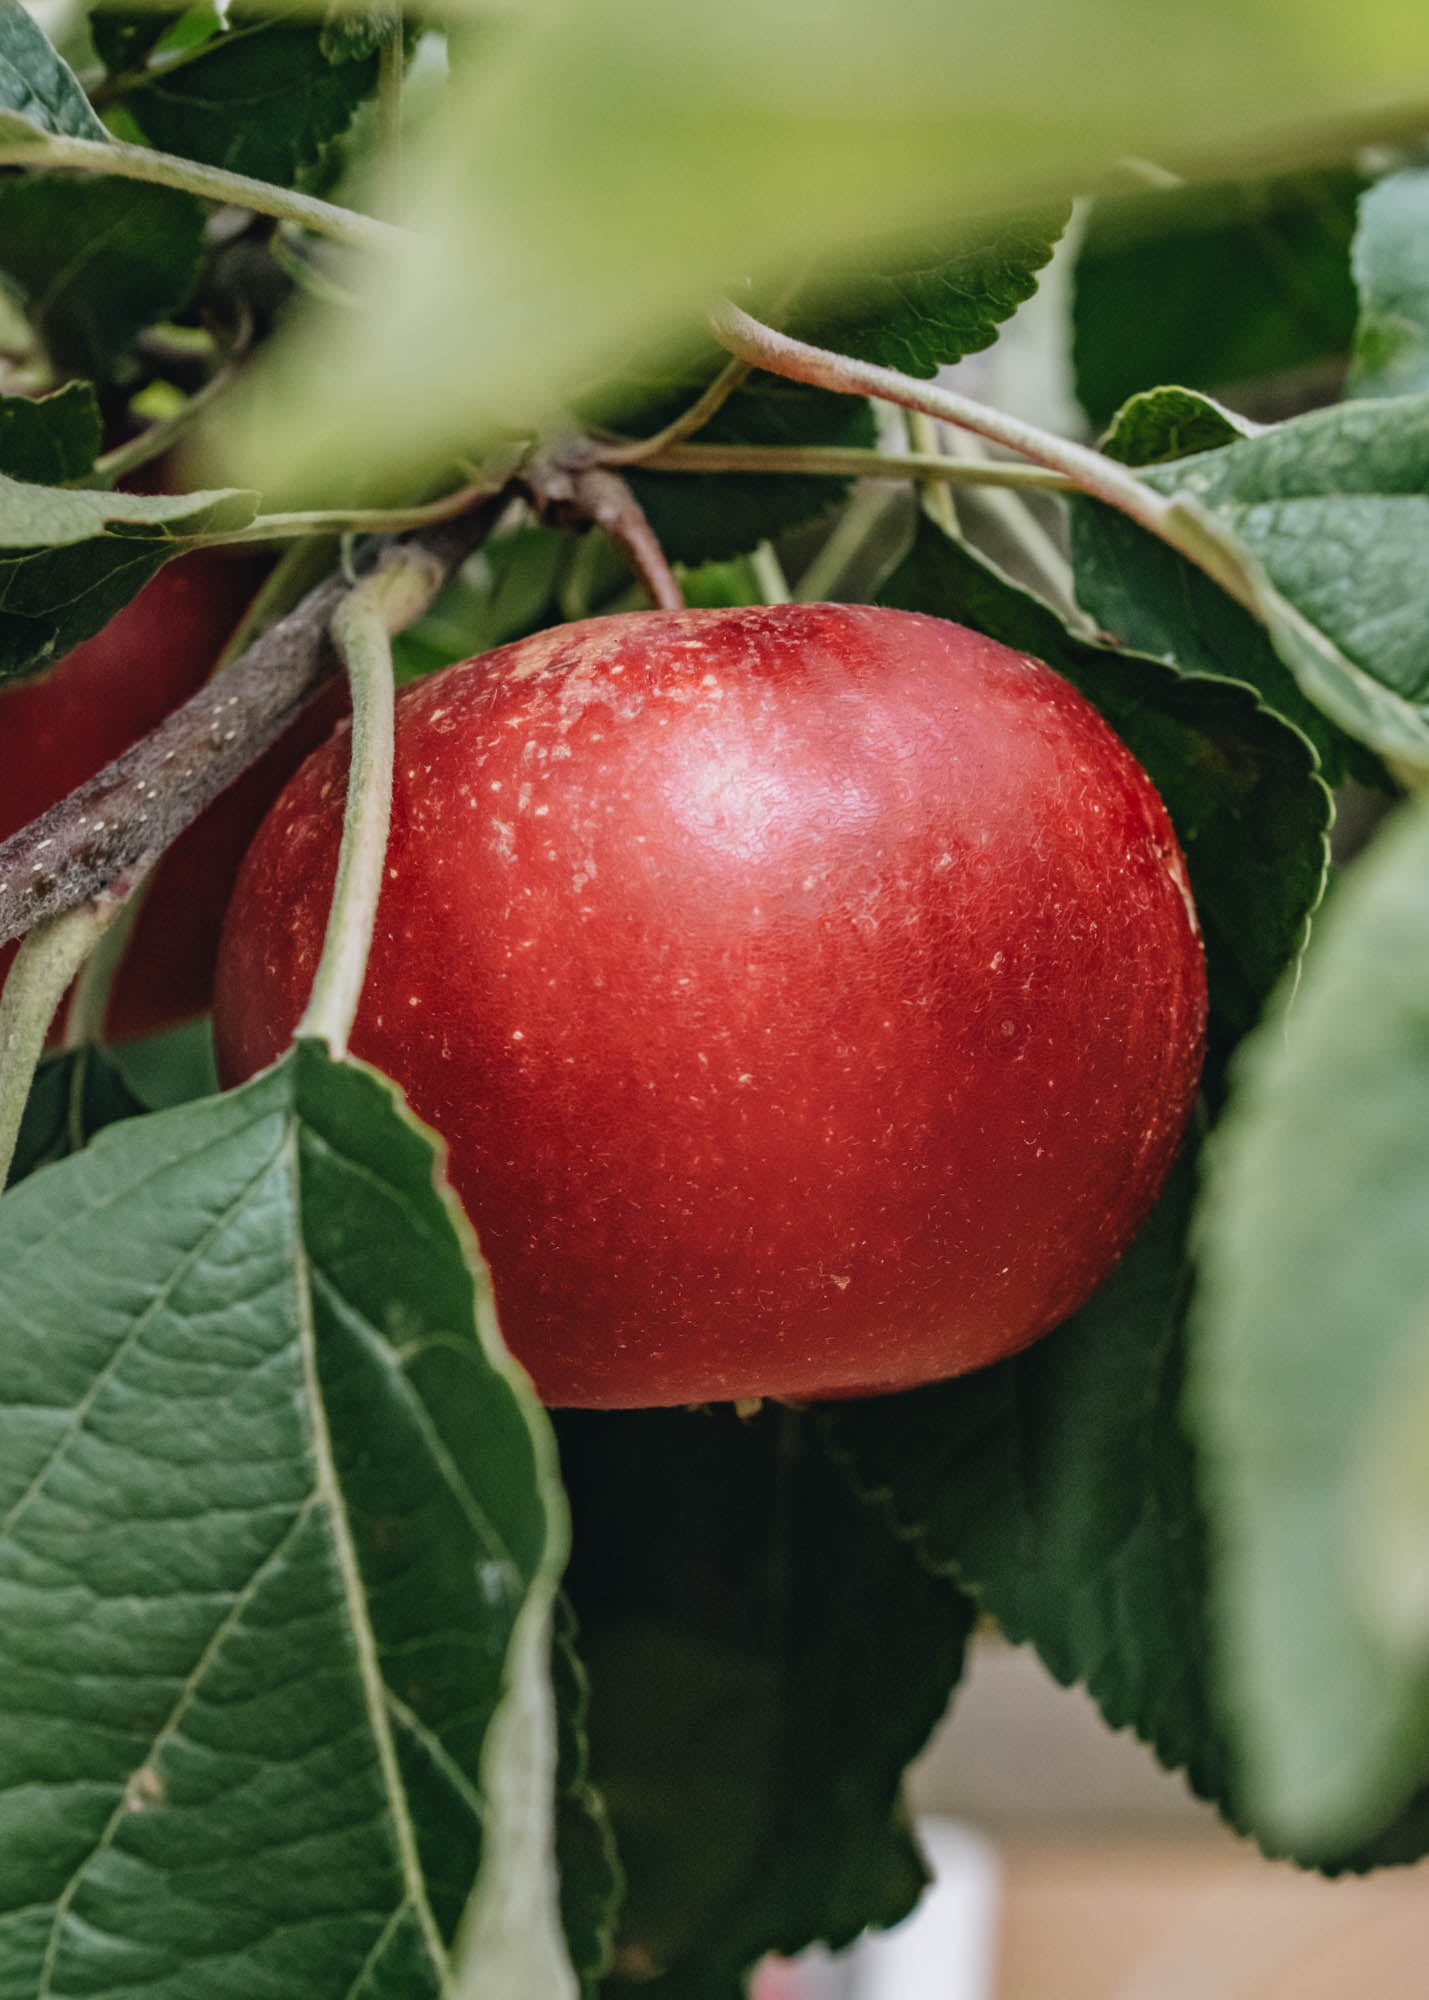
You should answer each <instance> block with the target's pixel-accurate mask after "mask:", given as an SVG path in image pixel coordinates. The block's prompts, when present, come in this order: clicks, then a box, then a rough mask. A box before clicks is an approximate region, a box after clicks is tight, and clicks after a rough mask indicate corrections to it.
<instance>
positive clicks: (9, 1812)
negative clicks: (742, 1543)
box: [0, 1044, 574, 2000]
mask: <svg viewBox="0 0 1429 2000" xmlns="http://www.w3.org/2000/svg"><path fill="white" fill-rule="evenodd" d="M0 1327H3V1329H4V1335H5V1338H4V1340H3V1343H0V1433H3V1448H0V1468H3V1473H0V1479H3V1484H4V1486H5V1488H6V1489H7V1490H6V1493H5V1496H4V1500H3V1507H4V1513H3V1530H0V1605H3V1617H0V1654H3V1675H0V1689H3V1692H0V1784H3V1788H4V1803H3V1808H0V1810H3V1816H4V1825H5V1828H6V1833H7V1838H6V1840H5V1843H4V1846H3V1859H0V1904H3V1908H4V1910H5V1911H6V1912H7V1913H8V1914H6V1915H5V1916H3V1918H0V1984H3V1987H4V1990H5V1991H7V1992H13V1993H15V1994H17V1995H18V1994H20V1993H26V1994H30V1993H39V1992H41V1991H49V1992H61V1991H63V1992H77V1991H97V1990H98V1989H99V1988H100V1987H105V1988H106V1989H116V1990H117V1989H118V1988H119V1987H125V1988H127V1989H129V1990H131V1991H142V1992H143V1993H144V1994H145V1995H146V1996H148V2000H168V1996H175V2000H177V1996H179V1995H190V1994H192V1993H194V1992H195V1991H199V1990H203V1991H218V1990H220V1989H221V1990H222V1992H223V1993H224V1994H225V1996H232V2000H242V1996H245V1995H250V1994H251V1995H253V1996H255V2000H257V1996H260V1995H262V1996H265V2000H266V1996H268V1995H271V1994H273V1993H275V1992H288V1991H292V1992H302V1993H304V1994H306V1995H310V1996H313V2000H320V1996H322V1995H325V1994H330V1995H332V1996H333V2000H338V1996H346V1995H350V1994H352V1993H354V1992H356V1991H358V1990H359V1989H361V1990H363V1991H371V1992H372V1993H374V1994H375V1993H378V1992H379V1991H380V1992H382V1993H393V1994H396V1993H400V1994H401V1995H402V1996H403V2000H420V1996H422V1995H431V1996H432V2000H438V1996H442V2000H446V1996H447V1995H448V1994H449V1993H450V1994H451V1995H453V1996H454V2000H455V1996H460V2000H466V1997H467V1996H468V1995H474V1994H476V1993H477V1992H480V1993H481V1994H482V1996H483V2000H517V1996H518V1995H521V1996H525V1995H528V1994H531V1993H536V1992H540V1993H543V1994H548V1993H549V1994H552V1995H555V1996H559V1995H561V1994H563V1993H565V1994H568V1993H571V1992H573V1990H574V1988H573V1985H572V1981H571V1974H570V1971H569V1966H568V1964H567V1962H566V1958H565V1951H564V1946H563V1944H562V1942H561V1939H560V1935H559V1924H558V1920H557V1917H556V1910H555V1897H556V1888H555V1883H554V1880H553V1879H552V1870H551V1860H550V1852H549V1847H550V1838H551V1818H552V1811H553V1800H552V1796H551V1793H552V1788H553V1779H554V1767H555V1745H554V1719H553V1716H552V1714H551V1690H550V1683H549V1677H548V1674H547V1657H548V1646H549V1626H550V1608H551V1600H552V1597H553V1594H554V1590H555V1584H556V1576H557V1573H558V1571H559V1567H560V1564H561V1561H562V1557H563V1553H564V1546H565V1537H566V1526H565V1517H564V1510H563V1505H562V1500H561V1495H560V1489H559V1486H558V1483H557V1479H556V1473H555V1462H554V1454H553V1452H552V1449H551V1445H550V1441H549V1434H548V1432H547V1429H546V1426H545V1423H544V1420H543V1418H542V1415H541V1412H540V1411H539V1409H538V1408H537V1407H536V1405H535V1403H534V1400H533V1399H532V1397H531V1395H530V1392H529V1390H528V1389H527V1387H526V1386H525V1383H524V1378H522V1377H521V1376H520V1375H519V1373H518V1371H516V1370H515V1369H514V1368H513V1366H512V1365H511V1363H510V1362H509V1361H508V1360H507V1358H506V1356H505V1354H504V1351H503V1350H502V1349H501V1346H500V1343H499V1337H498V1335H497V1333H496V1331H495V1326H494V1321H493V1318H492V1313H491V1307H490V1303H489V1293H488V1291H487V1288H486V1283H485V1279H484V1276H483V1274H482V1271H481V1268H480V1265H479V1263H478V1262H477V1261H476V1259H475V1252H474V1248H473V1246H472V1243H471V1239H470V1235H469V1232H467V1231H466V1230H465V1229H464V1227H463V1226H462V1224H461V1222H460V1217H459V1213H458V1211H457V1210H456V1208H455V1205H454V1203H453V1202H452V1201H451V1198H450V1197H449V1196H446V1195H444V1194H443V1193H442V1192H440V1190H439V1188H438V1186H437V1183H436V1179H435V1158H434V1150H433V1144H432V1141H431V1139H430V1137H429V1135H427V1134H425V1133H424V1132H422V1131H421V1130H420V1129H419V1128H418V1127H417V1126H416V1125H415V1124H414V1123H413V1122H412V1121H411V1120H410V1119H409V1118H407V1117H406V1116H405V1115H404V1114H403V1113H402V1112H401V1111H400V1110H399V1109H398V1108H397V1106H396V1104H395V1103H394V1101H393V1098H392V1095H391V1092H390V1090H389V1087H388V1086H387V1085H385V1083H384V1082H383V1080H382V1079H381V1078H379V1077H377V1076H376V1075H375V1074H374V1073H372V1072H370V1071H365V1070H361V1069H358V1068H355V1067H350V1066H338V1065H335V1064H333V1063H331V1062H329V1061H328V1060H327V1059H326V1058H325V1057H324V1056H323V1055H322V1054H321V1053H320V1052H319V1051H318V1050H317V1049H316V1048H315V1047H314V1046H313V1045H311V1044H309V1045H306V1046H302V1047H299V1048H298V1049H297V1050H295V1051H294V1052H293V1053H292V1054H291V1055H290V1056H289V1057H288V1058H287V1059H286V1060H285V1061H284V1062H283V1063H281V1064H279V1065H278V1066H277V1067H275V1068H274V1069H272V1070H270V1071H267V1072H265V1073H264V1075H262V1076H261V1077H259V1078H257V1079H255V1080H254V1082H253V1083H251V1084H249V1085H247V1086H245V1087H244V1088H243V1089H242V1090H240V1091H236V1092H234V1093H232V1094H230V1095H228V1096H226V1097H220V1098H215V1099H210V1100H207V1101H205V1102H203V1103H200V1104H195V1105H189V1106H185V1107H183V1108H181V1109H179V1110H176V1111H168V1112H162V1113H159V1114H157V1115H156V1116H154V1117H151V1118H147V1119H144V1120H142V1121H138V1122H134V1123H130V1124H126V1125H122V1126H119V1127H117V1128H115V1129H114V1130H112V1131H110V1132H107V1133H104V1134H102V1135H101V1136H100V1138H99V1139H98V1140H97V1141H96V1142H95V1144H94V1145H93V1146H92V1147H90V1148H89V1149H88V1151H86V1152H85V1153H83V1154H81V1155H80V1156H79V1157H77V1158H76V1159H73V1160H69V1161H66V1162H64V1163H62V1164H61V1165H59V1166H56V1167H52V1168H49V1169H47V1170H46V1171H45V1172H43V1173H39V1174H36V1175H34V1176H33V1177H32V1178H31V1179H30V1180H28V1181H27V1182H25V1183H24V1185H23V1186H21V1187H20V1188H18V1189H16V1190H15V1191H14V1192H13V1193H11V1194H10V1195H7V1196H6V1197H5V1200H4V1202H3V1204H0ZM518 1749H519V1750H520V1751H521V1752H522V1756H523V1759H524V1761H522V1762H520V1763H519V1764H518V1761H517V1759H516V1758H515V1757H514V1756H513V1754H512V1753H513V1751H515V1750H518ZM277 1857H281V1860H280V1861H279V1860H278V1859H277ZM518 1865H519V1868H520V1870H521V1871H522V1872H521V1874H520V1875H519V1877H518V1878H517V1879H515V1880H513V1879H512V1876H511V1870H512V1868H513V1866H518ZM498 1876H499V1877H501V1878H502V1881H503V1886H504V1887H505V1888H506V1889H507V1890H509V1891H511V1892H512V1893H513V1894H519V1899H520V1900H519V1908H518V1907H512V1906H510V1905H509V1902H508V1907H509V1908H510V1915H509V1917H508V1919H507V1921H506V1923H505V1925H504V1935H497V1934H495V1933H493V1932H492V1931H490V1930H489V1929H488V1930H487V1931H485V1932H483V1929H482V1925H481V1922H480V1916H481V1905H482V1900H483V1885H484V1884H487V1883H489V1882H491V1881H492V1879H493V1878H494V1877H498ZM473 1880H475V1882H476V1885H477V1886H476V1890H475V1892H473V1891H472V1883H473ZM469 1904H470V1905H471V1913H470V1914H469V1915H468V1916H467V1918H466V1921H465V1922H464V1921H463V1916H464V1912H466V1911H467V1910H468V1905H469ZM517 1923H519V1925H520V1938H519V1940H517V1941H515V1942H514V1945H513V1938H512V1929H513V1926H514V1925H516V1924H517ZM459 1931H460V1932H461V1934H462V1936H463V1938H464V1939H465V1940H466V1942H465V1943H464V1944H458V1946H457V1948H456V1958H457V1961H458V1963H457V1966H456V1969H455V1971H454V1972H453V1977H452V1983H451V1985H450V1986H449V1985H447V1984H446V1983H445V1968H446V1963H447V1960H448V1957H449V1955H450V1954H451V1952H452V1949H453V1939H454V1937H457V1935H458V1933H459ZM479 1936H487V1937H490V1938H491V1939H492V1942H493V1947H494V1948H493V1952H492V1954H491V1956H490V1959H489V1961H488V1962H489V1965H490V1967H491V1969H492V1976H491V1978H490V1979H489V1981H488V1982H487V1983H486V1984H485V1985H481V1984H480V1983H479V1982H477V1981H476V1980H475V1979H474V1977H473V1967H472V1964H471V1962H470V1951H469V1944H470V1941H471V1939H472V1938H473V1937H479ZM495 1947H499V1949H496V1948H495ZM478 1969H479V1967H478ZM518 1972H519V1974H520V1978H519V1980H518V1978H517V1974H518Z"/></svg>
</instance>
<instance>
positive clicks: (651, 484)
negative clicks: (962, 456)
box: [622, 361, 877, 563]
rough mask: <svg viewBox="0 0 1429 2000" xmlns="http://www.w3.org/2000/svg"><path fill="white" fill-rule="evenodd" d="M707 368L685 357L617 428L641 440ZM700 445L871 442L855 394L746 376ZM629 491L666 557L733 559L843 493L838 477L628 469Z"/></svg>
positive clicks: (675, 410)
mask: <svg viewBox="0 0 1429 2000" xmlns="http://www.w3.org/2000/svg"><path fill="white" fill-rule="evenodd" d="M717 365H718V364H717V363H716V364H714V365H708V364H706V365H703V366H702V365H701V364H700V363H699V362H698V361H696V362H695V363H692V365H691V367H690V369H689V371H688V373H687V374H686V375H685V377H684V379H683V380H681V381H679V382H678V383H675V382H671V383H670V384H669V385H668V388H667V392H666V394H665V395H664V396H663V397H662V398H661V399H660V400H659V401H651V402H647V403H646V404H645V406H644V407H643V408H641V409H639V410H637V411H635V412H631V413H627V414H626V415H625V416H624V418H623V420H622V428H623V429H628V430H629V431H630V433H631V434H632V435H634V436H636V437H646V436H651V435H653V434H654V432H656V431H658V430H659V429H661V427H662V426H663V425H665V424H667V423H669V422H670V421H671V420H672V419H673V418H675V417H677V416H679V415H680V413H681V412H682V411H683V410H685V409H687V408H688V407H689V405H690V404H691V403H692V402H693V401H694V400H695V398H696V396H697V395H698V394H699V393H700V391H701V390H702V389H703V388H704V387H705V385H706V383H707V382H708V381H709V380H710V378H711V377H712V376H713V374H714V373H715V367H716V366H717ZM699 438H700V442H701V443H702V444H784V445H807V444H823V445H842V446H845V447H848V446H860V445H865V446H866V445H872V444H874V443H875V442H876V440H877V429H876V426H875V423H874V418H873V411H872V409H871V408H870V406H869V405H868V404H867V403H866V402H865V401H864V400H863V399H862V397H859V396H838V395H833V394H831V393H830V392H829V391H828V390H826V389H810V388H808V387H807V386H806V385H805V384H804V383H802V382H786V381H784V380H783V379H781V378H780V377H779V376H776V375H755V376H753V377H752V378H751V379H750V380H749V381H748V382H747V383H746V384H745V385H744V387H743V388H741V389H739V390H737V391H736V392H735V394H734V395H733V396H731V397H730V399H729V401H728V402H727V403H726V404H725V405H724V406H723V408H722V409H720V410H719V411H718V412H717V413H716V415H715V416H714V417H713V418H712V419H711V421H710V422H709V423H708V424H706V425H705V427H704V429H703V430H702V431H701V432H700V434H699ZM628 477H629V480H630V484H631V486H632V487H633V488H634V490H635V496H636V498H637V499H638V500H639V502H640V504H641V506H642V507H643V508H644V509H645V512H646V514H647V516H648V517H649V521H650V525H651V527H652V528H653V529H654V531H655V533H656V535H657V536H658V537H659V540H660V542H661V545H662V546H663V548H664V550H665V553H666V554H667V555H668V556H669V557H670V558H671V560H672V561H674V562H683V563H703V562H713V561H717V560H720V559H723V558H727V557H729V556H735V555H743V554H745V553H747V552H748V550H750V549H752V548H755V547H757V546H758V544H759V543H760V542H763V541H768V540H770V539H771V538H772V537H774V536H775V535H779V534H782V533H783V532H784V530H785V529H787V528H796V527H798V526H800V524H801V523H803V522H805V521H811V520H813V519H815V518H816V517H817V516H818V515H820V514H826V513H828V512H829V511H830V510H831V509H832V508H834V507H837V506H838V504H839V502H840V501H841V500H842V499H843V498H844V496H845V494H846V493H847V492H848V488H849V482H848V481H847V480H846V479H819V478H813V479H811V478H796V477H792V476H791V477H789V478H784V477H781V476H778V475H773V476H771V475H769V474H767V473H757V474H749V475H747V476H745V477H743V478H741V477H740V475H739V474H738V473H717V474H716V473H702V474H692V473H687V472H644V471H640V470H638V469H634V468H632V470H631V471H630V473H629V475H628Z"/></svg>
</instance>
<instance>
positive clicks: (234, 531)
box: [185, 480, 500, 548]
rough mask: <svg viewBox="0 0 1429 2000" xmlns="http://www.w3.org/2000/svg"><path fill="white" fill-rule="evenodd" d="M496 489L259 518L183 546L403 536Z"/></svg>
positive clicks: (478, 487) (464, 509) (491, 485)
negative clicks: (405, 504)
mask: <svg viewBox="0 0 1429 2000" xmlns="http://www.w3.org/2000/svg"><path fill="white" fill-rule="evenodd" d="M499 490H500V488H499V487H498V486H497V484H496V483H495V482H494V481H491V480H482V481H480V482H479V483H477V484H473V485H471V486H461V487H458V488H457V490H456V491H455V492H454V493H444V494H443V495H442V496H441V498H440V499H439V500H428V501H424V502H423V503H422V504H421V505H420V506H416V507H350V508H347V509H345V510H344V509H342V508H336V509H330V510H317V511H314V512H311V513H295V514H260V515H259V516H258V518H257V520H256V521H250V522H249V524H248V526H247V527H246V528H224V529H221V530H220V531H219V532H218V533H216V534H212V535H191V536H189V537H187V538H186V542H185V546H186V547H189V548H204V547H208V546H213V547H215V548H216V547H220V546H221V547H223V548H232V547H233V545H234V544H235V543H236V542H282V541H288V540H291V539H292V538H293V537H295V536H298V535H404V534H409V533H411V532H413V531H414V530H415V529H418V528H433V527H436V526H438V525H439V524H440V523H441V522H442V521H454V520H455V519H456V518H457V516H458V515H460V514H465V513H468V512H469V511H470V510H471V509H472V508H473V507H475V506H477V505H478V503H479V502H481V501H482V500H489V499H490V498H491V496H492V494H494V493H496V492H498V491H499Z"/></svg>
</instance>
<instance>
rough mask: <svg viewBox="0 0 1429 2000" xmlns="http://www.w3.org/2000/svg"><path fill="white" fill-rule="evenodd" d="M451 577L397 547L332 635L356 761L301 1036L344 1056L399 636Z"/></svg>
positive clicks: (377, 880)
mask: <svg viewBox="0 0 1429 2000" xmlns="http://www.w3.org/2000/svg"><path fill="white" fill-rule="evenodd" d="M444 576H445V572H444V571H443V570H442V569H441V568H440V566H438V565H436V564H434V563H432V562H431V561H429V560H427V559H425V558H423V556H422V555H421V552H420V551H419V550H404V551H399V552H394V553H393V555H392V556H391V557H390V558H389V559H388V561H387V562H386V563H384V564H383V565H382V566H381V567H380V568H379V569H378V570H376V571H375V572H374V573H373V575H371V576H370V577H368V578H366V579H365V580H364V581H363V582H362V583H359V584H358V585H356V587H355V588H354V589H352V590H350V591H349V592H348V593H347V595H346V596H345V597H344V598H343V600H342V602H341V603H340V604H339V605H338V607H337V610H336V611H335V612H334V613H333V619H332V626H331V631H332V642H333V645H334V646H335V647H336V648H337V652H338V656H339V658H340V659H341V661H342V663H343V666H344V667H345V668H346V670H347V679H348V685H349V687H350V688H351V690H352V747H351V752H350V760H351V761H350V763H349V767H348V779H347V809H346V812H345V813H344V816H343V822H342V846H341V849H340V850H339V853H338V861H337V881H336V883H335V884H334V886H333V892H332V908H331V910H330V911H329V914H328V922H327V934H326V936H325V937H324V939H323V950H322V957H321V959H320V960H319V961H318V970H317V977H316V978H315V979H314V980H313V990H312V994H311V996H310V998H309V1000H308V1005H307V1011H306V1012H305V1013H304V1015H303V1018H302V1020H301V1021H300V1022H299V1023H298V1034H299V1035H300V1036H310V1037H312V1038H314V1039H316V1040H319V1041H325V1042H326V1043H327V1045H328V1048H329V1049H330V1050H331V1052H332V1054H333V1055H334V1056H335V1057H337V1058H339V1059H340V1058H341V1057H343V1056H345V1055H346V1054H347V1044H348V1038H349V1037H350V1036H351V1034H352V1024H353V1022H354V1021H355V1020H356V1018H357V1006H358V1002H359V1001H360V1000H361V998H362V988H363V983H364V982H365V980H366V978H367V958H368V954H369V952H370V951H371V949H372V934H373V931H374V930H375V928H376V924H377V904H378V901H379V899H380V897H381V894H382V875H383V870H384V868H385V867H386V861H387V834H388V830H389V828H390V826H391V821H392V759H393V751H394V740H395V729H396V720H395V699H396V691H395V689H394V686H393V681H392V634H393V633H394V632H400V631H401V630H402V629H403V627H404V626H406V625H410V624H411V623H412V621H413V620H414V619H416V618H419V617H420V616H421V614H422V612H423V611H424V610H425V609H426V607H427V605H428V604H430V602H431V601H432V599H433V597H435V596H436V594H437V591H438V590H439V589H440V588H441V585H442V582H443V581H444Z"/></svg>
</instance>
